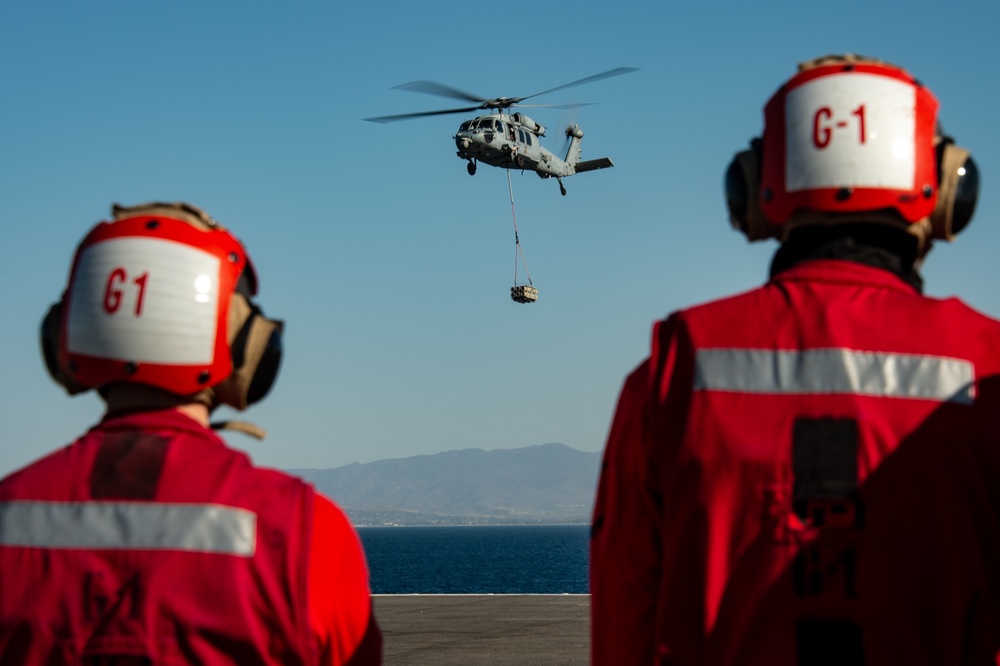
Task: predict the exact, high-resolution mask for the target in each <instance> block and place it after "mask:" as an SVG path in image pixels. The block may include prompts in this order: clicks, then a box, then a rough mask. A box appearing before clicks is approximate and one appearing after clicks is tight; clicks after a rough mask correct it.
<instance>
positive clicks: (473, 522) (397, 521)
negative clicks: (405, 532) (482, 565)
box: [341, 507, 590, 527]
mask: <svg viewBox="0 0 1000 666" xmlns="http://www.w3.org/2000/svg"><path fill="white" fill-rule="evenodd" d="M341 508H342V509H343V510H344V512H345V513H347V515H348V517H350V519H351V523H352V524H353V525H354V526H355V527H463V526H466V527H475V526H503V525H516V526H530V525H589V524H590V516H589V515H583V514H581V515H578V516H559V517H547V516H479V515H452V514H430V513H421V512H417V511H413V512H410V511H377V510H376V511H372V510H370V509H356V508H352V507H341Z"/></svg>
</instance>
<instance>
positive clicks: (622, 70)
mask: <svg viewBox="0 0 1000 666" xmlns="http://www.w3.org/2000/svg"><path fill="white" fill-rule="evenodd" d="M637 69H639V68H638V67H615V68H614V69H609V70H608V71H606V72H601V73H600V74H594V75H593V76H588V77H587V78H585V79H580V80H579V81H573V82H572V83H566V84H563V85H561V86H558V87H556V88H549V89H548V90H543V91H542V92H537V93H535V94H534V95H528V96H527V97H521V98H520V100H525V99H529V98H531V97H538V96H539V95H545V94H547V93H550V92H555V91H557V90H565V89H566V88H572V87H573V86H582V85H583V84H584V83H592V82H594V81H600V80H601V79H609V78H611V77H612V76H621V75H622V74H628V73H629V72H634V71H636V70H637Z"/></svg>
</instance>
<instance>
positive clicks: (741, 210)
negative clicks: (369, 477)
mask: <svg viewBox="0 0 1000 666" xmlns="http://www.w3.org/2000/svg"><path fill="white" fill-rule="evenodd" d="M760 145H761V144H760V139H759V138H755V139H753V140H752V141H751V142H750V149H749V150H744V151H742V152H739V153H736V156H735V157H734V158H733V161H732V162H730V163H729V168H728V169H726V183H725V186H726V205H727V206H728V208H729V221H730V223H731V224H732V225H733V228H735V229H738V230H740V231H742V232H743V233H744V234H746V237H747V239H749V240H751V241H757V240H763V239H765V238H773V237H775V236H777V235H778V227H777V225H774V224H771V223H770V222H769V221H768V220H767V218H766V217H764V212H763V211H762V210H761V208H760V164H761V152H760Z"/></svg>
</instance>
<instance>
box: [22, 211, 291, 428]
mask: <svg viewBox="0 0 1000 666" xmlns="http://www.w3.org/2000/svg"><path fill="white" fill-rule="evenodd" d="M112 218H113V219H112V220H111V221H109V222H101V223H99V224H98V225H97V226H96V227H94V228H93V229H92V230H91V231H90V233H88V234H87V236H86V237H85V238H84V239H83V241H82V242H81V243H80V246H79V247H78V248H77V251H76V256H75V257H74V259H73V266H72V269H71V271H70V275H69V285H68V286H67V288H66V291H65V292H64V294H63V298H62V300H61V301H59V302H58V303H56V304H55V305H53V306H52V307H51V308H50V310H49V313H48V315H47V316H46V317H45V319H44V320H43V322H42V332H41V337H42V351H43V355H44V357H45V363H46V366H47V368H48V370H49V373H50V374H51V375H52V377H53V378H54V379H55V380H56V381H57V382H59V383H60V384H61V385H62V386H63V387H64V388H65V389H66V390H67V391H68V392H69V393H70V395H74V394H77V393H80V392H83V391H87V390H89V389H101V388H103V387H106V386H108V385H110V384H115V383H127V384H145V385H149V386H155V387H157V388H160V389H162V390H164V391H168V392H170V393H173V394H176V395H180V396H191V397H192V399H193V400H197V401H200V402H204V403H206V404H208V405H209V406H210V407H216V406H218V405H220V404H227V405H230V406H232V407H235V408H237V409H244V408H246V407H247V406H248V405H250V404H252V403H254V402H256V401H258V400H260V399H261V398H263V397H264V395H266V394H267V392H268V390H269V389H270V388H271V385H272V384H273V382H274V379H275V377H276V376H277V372H278V366H279V365H280V360H281V350H282V346H281V334H282V327H283V325H282V323H281V322H280V321H275V320H271V319H267V318H266V317H264V315H263V312H262V311H261V309H260V308H259V307H258V306H257V305H255V304H254V302H253V297H254V296H255V295H256V293H257V275H256V273H255V271H254V268H253V264H251V263H250V258H249V257H248V256H247V253H246V251H245V250H244V249H243V246H242V244H240V242H239V241H238V240H237V239H236V238H235V237H234V236H233V235H232V234H230V233H229V232H228V231H227V230H226V229H225V228H224V227H223V226H222V225H220V224H219V223H218V222H216V221H215V220H214V219H212V218H211V217H209V216H208V215H207V214H206V213H205V212H204V211H202V210H201V209H199V208H197V207H195V206H192V205H190V204H185V203H150V204H144V205H140V206H133V207H127V208H126V207H122V206H119V205H117V204H115V205H114V206H113V207H112Z"/></svg>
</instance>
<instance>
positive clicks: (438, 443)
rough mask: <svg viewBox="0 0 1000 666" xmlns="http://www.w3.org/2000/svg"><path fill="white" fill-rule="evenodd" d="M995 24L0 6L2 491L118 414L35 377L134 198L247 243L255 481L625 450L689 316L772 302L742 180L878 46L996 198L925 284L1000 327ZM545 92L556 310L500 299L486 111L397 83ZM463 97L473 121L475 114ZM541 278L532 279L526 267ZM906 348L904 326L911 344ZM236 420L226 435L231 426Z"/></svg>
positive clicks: (538, 6)
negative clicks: (89, 241) (638, 371)
mask: <svg viewBox="0 0 1000 666" xmlns="http://www.w3.org/2000/svg"><path fill="white" fill-rule="evenodd" d="M998 13H1000V11H998V9H997V6H996V5H995V3H990V2H985V1H983V2H966V1H963V0H957V1H956V2H953V3H950V4H949V5H947V6H945V5H942V4H941V3H938V2H935V3H930V2H925V1H924V0H918V1H915V2H878V1H875V0H868V1H864V2H858V1H853V0H845V1H842V2H839V3H834V4H831V3H808V2H801V1H797V2H777V1H766V0H762V1H761V2H755V3H743V2H739V3H737V2H732V3H721V2H704V3H685V4H683V5H679V4H677V3H672V2H661V3H652V2H649V3H607V2H596V1H583V2H576V3H564V2H560V3H545V2H536V3H527V4H525V3H495V2H491V3H469V2H464V3H454V2H427V3H398V4H380V3H335V2H324V3H320V2H308V1H306V2H299V3H280V4H279V3H270V2H259V1H257V0H245V1H244V2H238V3H237V2H184V1H177V2H170V3H167V2H152V1H147V2H108V1H103V0H91V1H88V2H55V1H53V2H32V3H29V2H7V3H3V4H2V5H0V84H2V90H3V96H2V113H0V118H2V125H0V194H2V206H0V216H2V229H3V233H4V236H5V238H4V242H3V243H2V244H0V280H2V284H3V286H4V288H3V289H0V312H2V313H3V314H2V317H3V320H2V324H3V325H2V326H0V354H2V357H0V368H2V369H3V370H2V371H3V377H4V378H5V381H4V382H3V385H2V388H0V392H2V394H0V397H2V400H0V405H2V406H0V423H2V427H3V433H4V444H3V445H2V446H0V474H3V473H6V472H9V471H12V470H13V469H16V468H17V467H19V466H21V465H23V464H25V463H27V462H29V461H30V460H32V459H34V458H36V457H38V456H40V455H42V454H44V453H45V452H47V451H49V450H51V449H53V448H55V447H57V446H60V445H62V444H64V443H67V442H69V441H71V440H72V439H73V438H74V437H75V436H76V435H77V434H79V433H80V432H81V431H83V430H84V429H85V428H86V427H88V426H89V425H90V424H92V423H94V422H95V421H96V419H97V418H98V417H99V414H100V408H101V405H100V403H99V401H98V400H97V399H96V398H95V397H93V396H92V395H88V396H82V397H77V398H69V397H67V396H65V395H64V394H63V393H62V391H61V389H60V388H59V387H58V386H56V385H55V384H54V383H52V381H51V380H49V379H48V377H47V376H46V374H45V371H44V369H43V366H42V362H41V357H40V353H39V348H38V339H37V331H38V325H39V321H40V319H41V317H42V315H43V314H44V313H45V311H46V309H47V308H48V306H49V304H50V303H52V302H53V301H54V300H55V299H57V297H58V296H59V293H60V291H61V289H62V288H63V286H64V283H65V279H66V273H67V270H68V266H69V261H70V258H71V257H72V253H73V249H74V247H75V245H76V243H77V242H78V241H79V240H80V238H81V237H82V236H83V234H84V233H85V232H86V231H87V230H88V229H89V228H90V226H91V225H92V224H93V223H95V222H97V221H98V220H100V219H104V218H105V217H106V216H107V214H108V211H109V208H110V205H111V203H112V202H114V201H118V202H122V203H139V202H143V201H149V200H187V201H190V202H192V203H195V204H198V205H200V206H202V207H203V208H205V209H207V210H208V211H209V212H211V213H212V214H213V215H215V216H216V217H217V218H219V220H220V221H222V222H223V223H225V224H226V225H228V226H229V227H230V228H231V229H232V230H233V231H234V232H235V233H236V234H237V235H238V236H239V237H240V238H241V239H242V240H243V241H244V242H245V243H246V245H247V248H248V250H249V251H250V254H251V256H252V257H253V260H254V262H255V263H256V265H257V268H258V270H259V271H260V273H261V278H262V285H261V294H260V299H259V300H260V303H261V304H262V305H263V307H264V309H265V311H266V312H267V313H268V314H269V315H271V316H274V317H278V318H282V319H285V320H286V322H287V335H286V355H285V363H284V366H283V368H282V372H281V375H280V377H279V382H278V385H277V386H276V388H275V390H274V391H273V392H272V394H271V396H269V398H268V399H267V400H266V401H265V402H263V403H262V404H260V405H258V406H256V407H254V408H252V409H251V410H250V411H248V412H247V413H246V414H245V415H243V416H244V417H245V418H247V419H249V420H252V421H255V422H257V423H258V424H260V425H261V426H263V427H265V428H266V429H267V430H268V431H269V436H268V438H267V439H266V440H265V441H264V442H256V441H254V440H250V439H247V438H244V437H242V436H240V435H227V438H228V439H229V441H230V442H232V443H233V444H234V445H236V446H238V447H240V448H243V449H245V450H247V451H248V452H249V453H250V454H251V455H252V456H253V458H254V459H255V460H256V461H257V462H259V463H262V464H265V465H270V466H277V467H284V468H309V467H336V466H340V465H344V464H348V463H351V462H367V461H371V460H377V459H382V458H396V457H405V456H411V455H419V454H429V453H435V452H438V451H445V450H452V449H462V448H469V447H477V448H485V449H494V448H515V447H521V446H529V445H533V444H542V443H546V442H562V443H564V444H567V445H569V446H572V447H575V448H578V449H582V450H589V451H594V450H599V449H600V448H601V447H602V446H603V443H604V438H605V436H606V434H607V430H608V426H609V422H610V419H611V415H612V412H613V408H614V402H615V399H616V396H617V392H618V389H619V388H620V386H621V382H622V380H623V378H624V377H625V375H626V373H627V372H628V371H629V370H630V369H631V368H632V367H634V366H635V365H636V364H637V363H638V362H639V361H640V360H641V359H642V357H643V356H644V354H645V353H646V350H647V347H648V339H649V330H650V325H651V323H652V322H653V320H654V319H656V318H658V317H661V316H663V315H665V314H666V313H668V312H669V311H671V310H674V309H677V308H680V307H684V306H688V305H691V304H694V303H697V302H700V301H703V300H707V299H710V298H715V297H718V296H722V295H725V294H728V293H732V292H735V291H741V290H744V289H748V288H750V287H752V286H755V285H757V284H759V283H760V282H761V281H762V280H763V279H764V277H765V275H766V270H767V264H768V261H769V259H770V256H771V254H772V253H773V251H774V248H775V246H774V245H773V244H772V243H771V242H768V243H760V244H754V245H750V244H748V243H747V242H746V241H745V240H744V239H743V237H742V236H740V235H739V234H737V233H736V232H734V231H732V230H731V229H730V228H729V226H728V220H727V216H726V210H725V205H724V202H723V197H722V176H723V173H724V170H725V168H726V166H727V164H728V163H729V160H730V159H731V157H732V155H733V154H734V153H735V152H736V151H738V150H741V149H743V148H744V147H745V146H746V145H747V142H748V140H749V139H750V138H751V137H753V136H754V135H756V134H757V133H759V132H760V130H761V110H762V107H763V104H764V102H765V101H766V100H767V98H768V97H769V96H770V95H771V93H772V92H773V91H774V90H775V89H776V88H777V86H778V85H780V84H781V83H782V82H783V81H784V80H785V79H787V78H788V77H789V76H790V75H791V74H792V73H793V72H794V68H795V65H796V63H797V62H799V61H801V60H805V59H809V58H812V57H815V56H818V55H823V54H826V53H838V52H857V53H864V54H868V55H872V56H877V57H880V58H883V59H885V60H889V61H893V62H897V63H899V64H902V65H904V66H906V67H907V68H908V69H909V70H910V71H911V72H913V73H914V74H916V75H917V76H918V77H919V78H921V79H922V80H923V81H924V82H925V83H926V84H927V85H928V86H929V87H930V88H931V90H933V91H934V92H935V94H936V95H937V96H938V98H939V99H940V101H941V105H942V120H943V123H944V126H945V128H946V130H947V131H948V132H950V133H951V134H953V135H954V136H955V137H956V139H957V142H958V143H959V145H962V146H964V147H967V148H969V149H971V151H972V153H973V155H974V156H975V158H976V160H977V162H978V163H979V166H980V171H981V174H982V178H983V182H984V191H983V192H981V195H980V201H979V207H978V209H977V213H976V218H975V219H974V220H973V223H972V224H971V226H970V227H969V229H968V230H966V232H965V233H964V234H963V235H962V236H961V237H960V238H959V239H958V241H957V242H956V243H954V244H952V245H939V246H938V247H936V248H935V250H934V251H933V252H932V254H931V256H930V257H929V259H928V263H927V266H926V270H925V271H924V276H925V279H926V281H927V292H928V293H929V294H931V295H935V296H947V295H952V294H957V295H960V296H962V297H963V298H965V299H966V300H967V301H968V302H970V303H971V304H972V305H973V306H975V307H977V308H978V309H980V310H982V311H985V312H987V313H989V314H991V315H994V316H1000V296H998V295H997V287H998V285H1000V262H998V261H997V259H996V255H997V248H1000V224H998V220H997V217H998V210H997V208H998V203H997V198H996V195H995V192H996V188H995V185H994V183H995V182H996V181H995V180H994V179H993V176H994V174H996V173H997V172H998V169H997V168H996V167H995V165H996V163H997V159H998V156H1000V132H998V131H997V113H996V111H997V109H998V108H1000V92H998V86H997V84H996V81H995V78H996V77H995V74H991V73H990V72H993V67H994V66H996V65H997V64H998V59H1000V58H998V56H1000V47H998V46H997V41H996V38H995V34H994V32H995V27H996V25H997V24H998ZM620 66H627V67H638V68H640V70H639V71H638V72H634V73H631V74H628V75H626V76H621V77H617V78H613V79H607V80H604V81H599V82H596V83H593V84H590V85H587V86H584V87H579V88H573V89H570V90H566V91H561V92H558V93H553V94H552V95H547V96H545V97H543V98H539V99H537V100H532V101H538V102H551V103H561V102H593V103H595V104H594V105H592V106H587V107H584V108H582V109H579V110H578V111H575V112H573V113H572V114H570V113H567V112H566V111H561V110H559V109H532V110H528V111H529V113H530V114H531V116H532V117H533V118H535V119H536V120H537V121H539V122H541V123H542V124H543V125H546V126H548V127H550V128H552V129H551V130H550V136H549V137H547V139H546V143H545V145H547V146H548V147H550V148H556V149H558V148H559V147H560V146H561V143H562V141H561V136H560V133H559V131H558V130H560V129H561V126H564V125H565V124H566V123H567V122H569V121H571V120H572V121H576V122H578V123H579V124H580V126H581V127H582V128H583V129H584V131H585V132H586V137H585V138H584V140H583V150H584V158H585V159H591V158H597V157H603V156H605V155H606V156H609V157H611V158H612V159H613V160H614V162H615V165H616V166H615V168H614V169H608V170H603V171H598V172H592V173H586V174H582V175H580V176H576V177H573V178H570V179H568V180H566V181H565V182H566V186H567V188H568V190H569V194H568V195H567V196H566V197H561V196H560V195H559V191H558V187H557V185H556V183H555V182H554V181H543V180H540V179H538V178H537V177H536V176H534V175H533V174H531V173H525V174H521V173H519V172H513V173H512V178H513V187H514V196H515V200H516V207H517V221H518V229H519V231H520V238H521V242H522V246H523V248H524V251H525V256H526V259H527V262H528V267H529V269H530V270H531V277H532V279H533V282H534V284H535V286H536V287H538V289H539V301H538V302H537V303H535V304H532V305H518V304H515V303H513V302H511V301H510V299H509V292H508V289H509V287H510V285H511V283H512V282H513V270H514V242H513V241H514V238H513V228H512V220H511V211H510V203H509V199H508V192H507V180H506V177H505V174H504V172H503V171H501V170H499V169H491V168H488V167H486V166H481V167H480V169H479V172H478V174H477V175H476V176H475V177H472V178H470V177H469V176H468V174H467V173H466V170H465V164H464V163H463V161H462V160H460V159H458V158H457V157H456V156H455V154H454V144H453V142H452V139H451V137H452V135H453V134H454V132H455V130H456V129H457V127H458V124H459V123H460V122H461V121H462V120H463V119H465V118H466V117H471V116H473V115H475V114H468V116H462V115H456V116H442V117H436V118H425V119H420V120H413V121H408V122H402V123H395V124H391V125H378V124H374V123H367V122H363V121H362V118H365V117H370V116H380V115H389V114H395V113H407V112H412V111H420V110H425V109H437V108H448V107H450V106H452V102H451V101H449V100H446V99H442V98H435V97H431V96H427V95H420V94H414V93H411V92H405V91H399V90H392V89H391V88H392V87H393V86H395V85H398V84H401V83H406V82H409V81H413V80H416V79H433V80H436V81H441V82H443V83H447V84H449V85H452V86H455V87H458V88H462V89H464V90H469V91H471V92H474V93H476V94H481V95H483V96H484V97H486V96H490V97H492V96H501V95H506V96H524V95H530V94H532V93H535V92H538V91H540V90H546V89H549V88H552V87H555V86H558V85H561V84H563V83H566V82H568V81H573V80H576V79H579V78H583V77H585V76H589V75H591V74H594V73H597V72H601V71H604V70H607V69H611V68H613V67H620ZM454 105H455V106H460V105H461V103H456V104H454ZM519 275H520V273H519ZM919 334H920V332H919V331H914V335H919ZM224 416H229V417H232V416H234V415H233V414H231V413H228V412H227V413H225V414H224Z"/></svg>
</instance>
